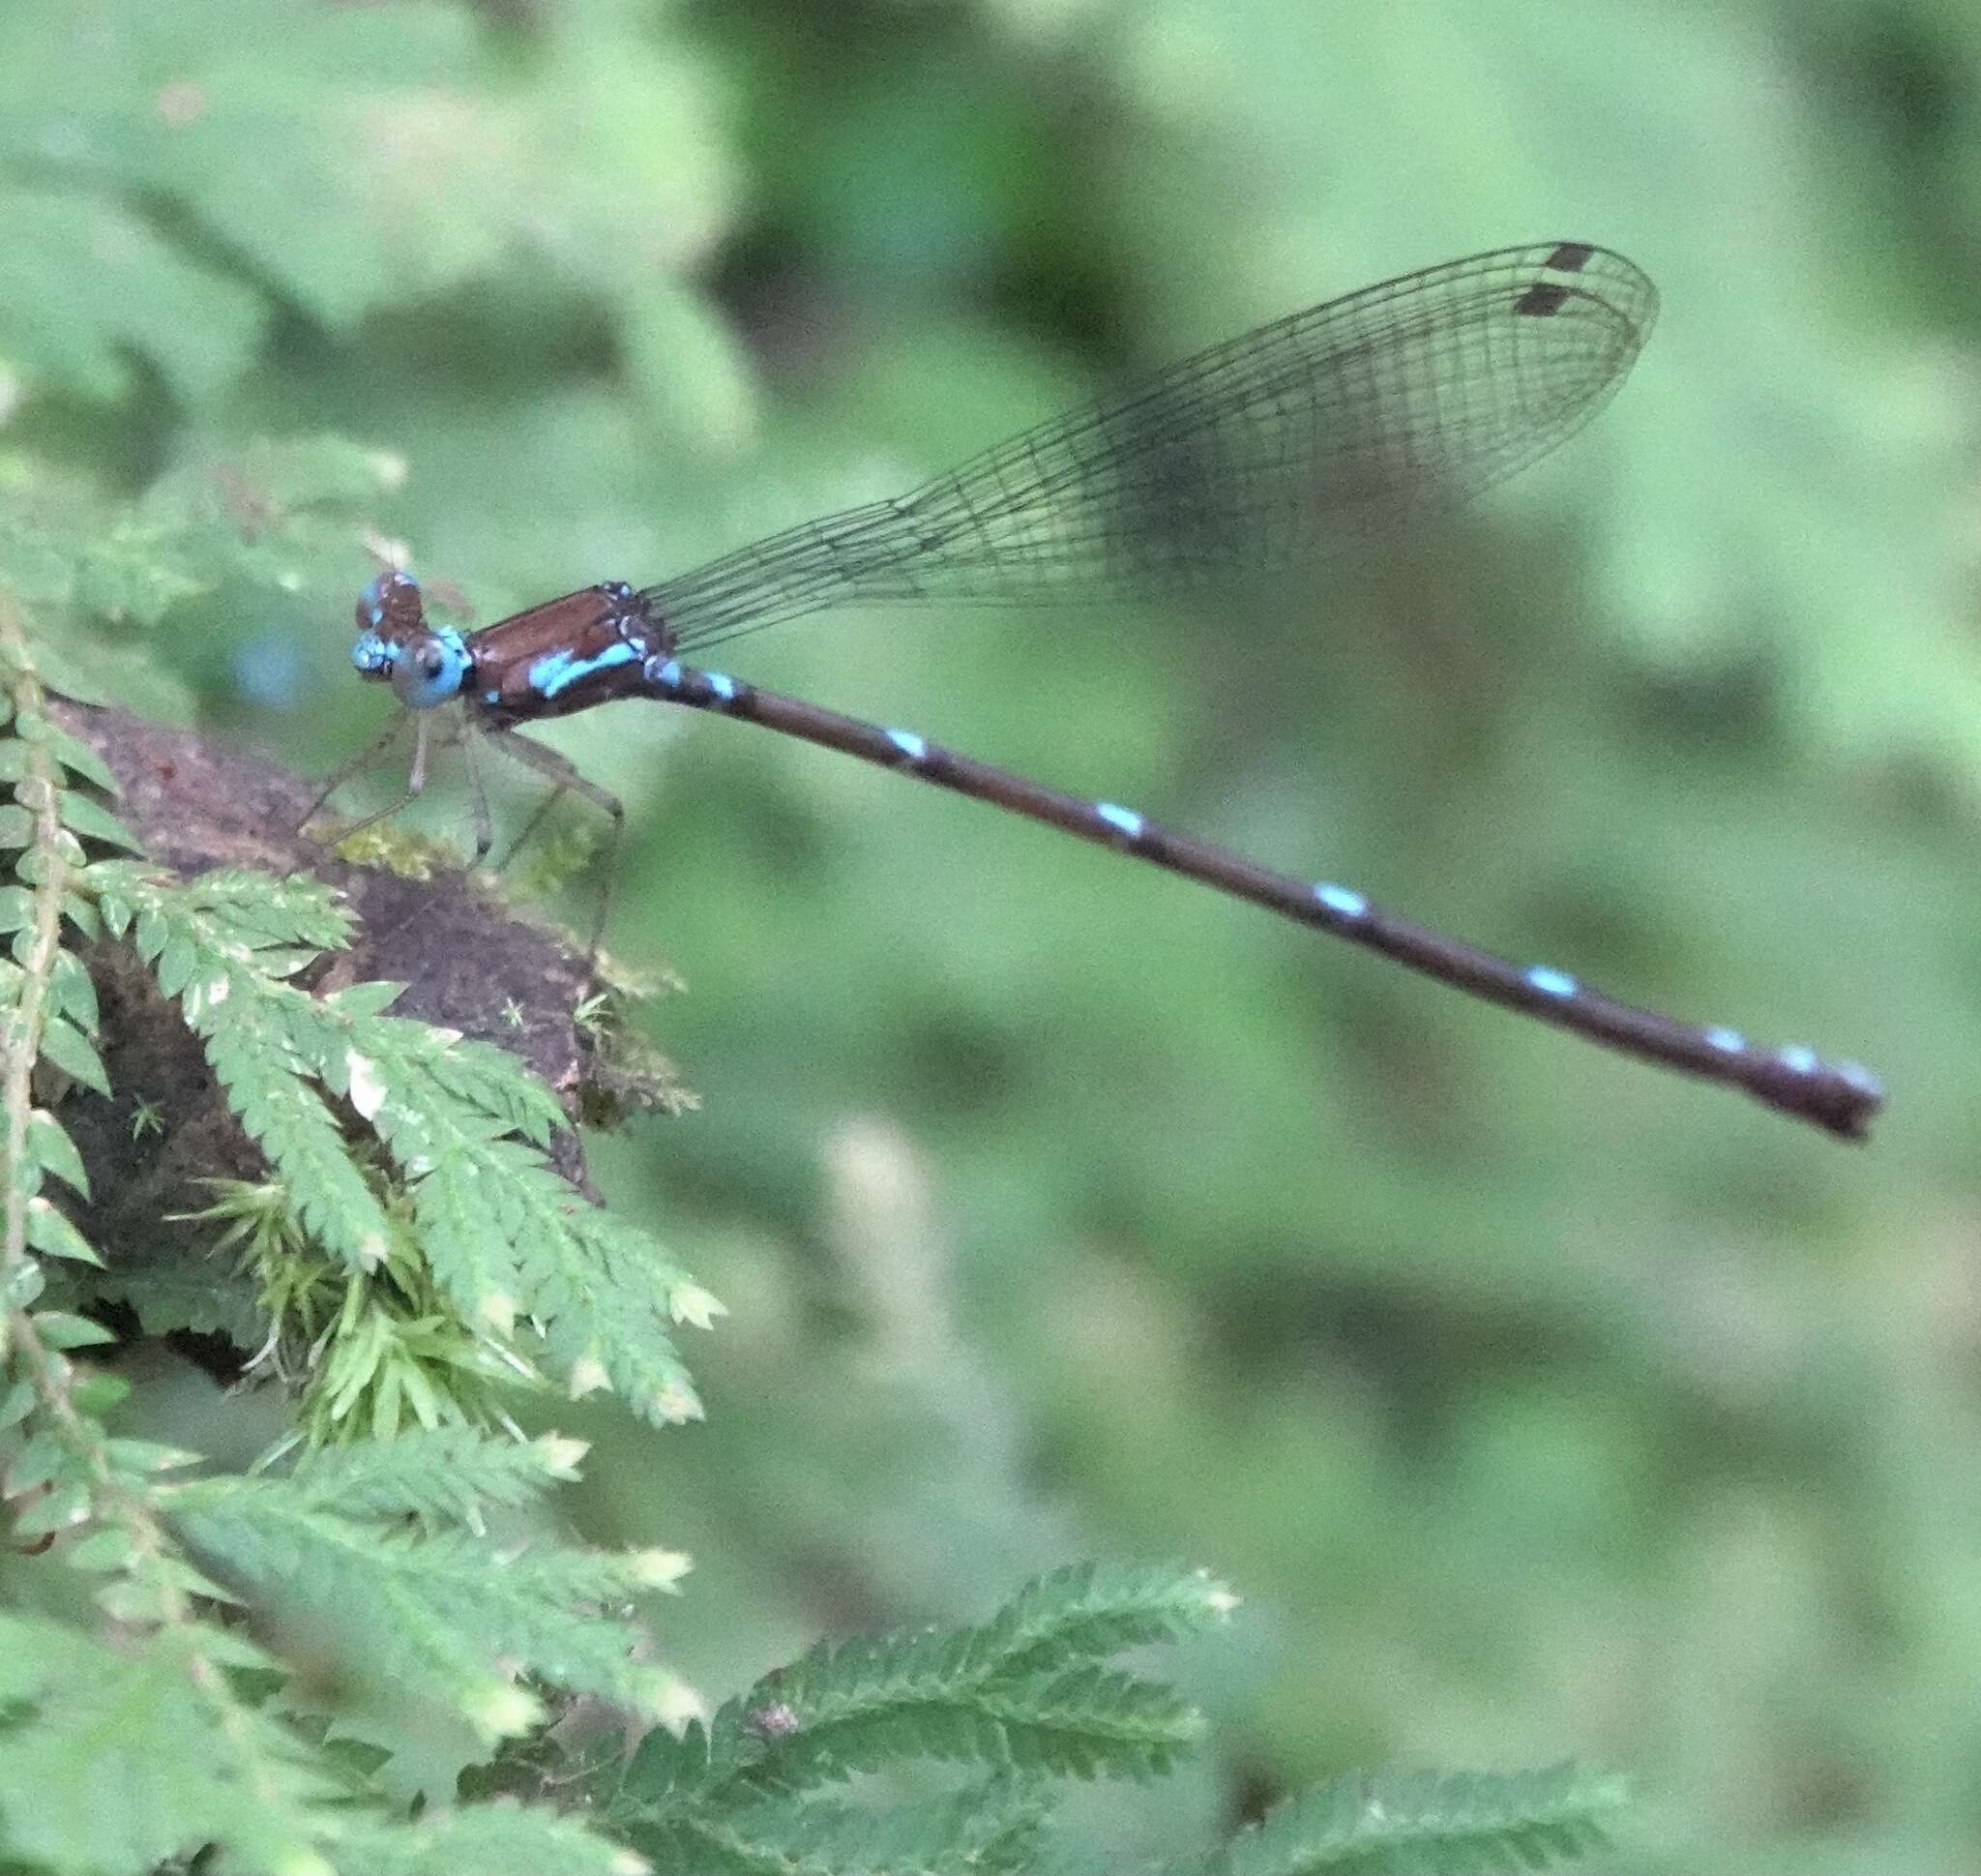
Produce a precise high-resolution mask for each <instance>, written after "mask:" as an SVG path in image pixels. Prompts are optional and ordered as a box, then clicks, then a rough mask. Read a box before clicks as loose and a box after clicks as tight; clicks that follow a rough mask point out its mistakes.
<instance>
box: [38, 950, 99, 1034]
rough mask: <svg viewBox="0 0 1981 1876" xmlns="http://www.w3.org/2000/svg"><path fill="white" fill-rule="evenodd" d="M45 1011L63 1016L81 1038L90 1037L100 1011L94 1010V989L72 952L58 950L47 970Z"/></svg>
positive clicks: (81, 963)
mask: <svg viewBox="0 0 1981 1876" xmlns="http://www.w3.org/2000/svg"><path fill="white" fill-rule="evenodd" d="M48 993H49V1000H48V1008H49V1011H50V1013H51V1014H53V1015H56V1016H66V1017H67V1018H68V1019H69V1020H70V1021H71V1022H72V1023H74V1025H75V1027H77V1028H78V1029H80V1030H82V1031H83V1033H84V1034H85V1035H94V1034H95V1033H96V1031H97V1026H98V1023H99V1022H100V1020H101V1012H100V1011H99V1009H98V1007H97V987H96V984H95V982H94V981H93V980H92V979H91V977H90V974H89V970H88V968H87V967H86V966H85V965H84V964H83V962H82V960H81V959H80V958H78V957H77V956H76V955H75V953H74V952H73V951H58V952H57V953H56V954H55V957H54V960H53V962H52V963H51V964H50V966H49V968H48Z"/></svg>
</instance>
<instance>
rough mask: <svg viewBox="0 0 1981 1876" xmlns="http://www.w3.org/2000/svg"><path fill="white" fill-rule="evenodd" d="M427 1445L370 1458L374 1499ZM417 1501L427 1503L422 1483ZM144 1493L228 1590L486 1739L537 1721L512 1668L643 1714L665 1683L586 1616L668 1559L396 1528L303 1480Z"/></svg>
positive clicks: (607, 1620) (414, 1474)
mask: <svg viewBox="0 0 1981 1876" xmlns="http://www.w3.org/2000/svg"><path fill="white" fill-rule="evenodd" d="M435 1451H436V1449H435V1448H433V1447H431V1446H426V1445H423V1446H422V1447H421V1448H420V1449H419V1450H418V1452H417V1453H416V1455H415V1458H414V1461H413V1463H411V1464H409V1465H408V1466H406V1467H405V1468H403V1469H402V1470H401V1472H400V1474H399V1477H398V1478H396V1479H393V1478H391V1477H390V1471H391V1469H390V1467H389V1466H385V1467H382V1468H381V1469H380V1471H379V1472H378V1473H377V1474H374V1478H375V1480H376V1482H377V1487H378V1489H377V1490H376V1492H375V1493H374V1497H375V1498H376V1499H377V1500H378V1501H379V1502H381V1503H383V1504H393V1500H394V1494H395V1490H396V1491H397V1492H398V1494H399V1495H400V1496H403V1495H404V1494H406V1493H408V1492H414V1491H418V1490H422V1489H426V1488H429V1487H430V1484H431V1481H430V1477H425V1476H424V1475H425V1474H427V1469H428V1468H429V1466H430V1463H431V1462H432V1460H433V1458H434V1457H435ZM489 1470H491V1471H492V1463H491V1465H490V1468H489ZM329 1476H333V1477H334V1476H335V1471H334V1469H333V1472H332V1473H331V1474H329ZM423 1477H424V1485H423ZM388 1486H390V1487H391V1488H393V1489H388ZM427 1502H428V1503H429V1504H437V1503H438V1494H437V1492H433V1491H431V1490H427ZM159 1503H160V1505H161V1508H162V1510H163V1513H164V1514H165V1516H166V1518H167V1519H168V1521H169V1522H170V1524H171V1526H172V1528H173V1529H174V1530H175V1531H176V1532H177V1533H178V1534H180V1535H181V1537H182V1539H183V1540H184V1541H185V1542H186V1543H188V1544H189V1545H190V1546H191V1547H192V1549H193V1551H194V1552H195V1554H197V1555H199V1556H201V1557H204V1558H208V1559H210V1560H212V1567H214V1568H216V1569H219V1570H223V1571H224V1574H225V1576H226V1579H227V1581H228V1583H229V1584H230V1585H231V1586H232V1587H233V1588H234V1589H235V1591H236V1593H252V1594H253V1595H254V1597H255V1599H256V1600H257V1602H261V1603H264V1604H270V1605H273V1606H275V1607H277V1608H286V1609H288V1610H289V1611H290V1612H291V1613H292V1614H294V1615H296V1616H299V1617H301V1618H304V1619H306V1620H310V1621H313V1622H317V1623H322V1624H324V1625H325V1627H326V1629H327V1631H329V1632H334V1633H336V1634H337V1635H338V1636H339V1638H340V1650H345V1651H348V1654H349V1658H350V1659H351V1661H352V1662H353V1663H356V1664H359V1665H360V1667H361V1668H362V1667H364V1666H366V1665H368V1664H369V1665H370V1668H371V1671H374V1672H376V1673H378V1674H379V1675H380V1676H381V1677H389V1678H390V1680H391V1682H393V1683H394V1684H395V1685H397V1686H399V1687H400V1688H402V1689H410V1690H411V1691H413V1692H414V1693H416V1694H420V1695H424V1696H425V1697H427V1698H429V1699H431V1700H434V1701H437V1702H439V1703H442V1704H444V1705H446V1706H448V1707H449V1708H451V1709H453V1710H454V1711H455V1712H458V1714H459V1715H460V1716H461V1717H462V1718H464V1719H465V1720H467V1721H468V1722H469V1724H471V1725H473V1726H474V1727H475V1728H476V1729H477V1730H478V1731H479V1732H481V1733H482V1734H483V1736H484V1737H486V1738H488V1739H491V1740H493V1739H497V1738H500V1737H503V1736H505V1735H510V1734H515V1733H517V1732H520V1731H522V1730H523V1729H524V1728H525V1727H527V1726H529V1725H531V1724H533V1723H534V1722H535V1720H536V1719H537V1718H538V1717H539V1707H538V1703H537V1701H536V1700H535V1699H534V1697H533V1696H531V1695H529V1694H528V1693H526V1692H525V1691H524V1690H523V1689H522V1688H521V1687H520V1686H518V1685H517V1676H518V1675H534V1676H536V1677H539V1678H541V1679H542V1680H544V1681H546V1682H551V1683H553V1684H555V1685H559V1686H563V1687H568V1688H571V1689H573V1690H574V1691H577V1692H583V1693H593V1694H597V1695H599V1696H600V1697H602V1698H604V1699H606V1700H608V1701H610V1702H612V1703H614V1704H615V1705H618V1706H623V1707H630V1708H633V1709H635V1710H636V1712H642V1713H646V1714H649V1715H656V1714H658V1712H660V1711H661V1709H662V1707H663V1705H664V1704H665V1698H666V1694H667V1691H668V1685H669V1683H667V1682H666V1681H665V1677H664V1676H662V1675H660V1674H659V1673H658V1672H657V1671H656V1670H654V1669H651V1668H648V1667H645V1666H642V1665H641V1664H639V1663H638V1662H636V1660H634V1659H633V1654H634V1652H635V1645H636V1641H637V1639H638V1636H637V1631H636V1629H635V1628H634V1627H633V1626H632V1625H631V1624H630V1623H627V1622H626V1621H624V1620H622V1619H620V1618H618V1617H616V1616H605V1615H601V1614H599V1613H597V1610H598V1609H599V1608H600V1607H606V1608H612V1609H618V1608H621V1607H623V1606H624V1605H625V1604H626V1603H627V1601H628V1600H629V1598H631V1597H634V1596H636V1595H640V1594H644V1593H648V1592H650V1591H653V1590H656V1589H664V1588H667V1587H670V1586H671V1584H672V1583H673V1582H674V1580H676V1579H677V1578H678V1576H679V1573H680V1560H679V1559H677V1558H674V1557H671V1556H669V1555H666V1554H664V1553H653V1552H630V1553H624V1554H607V1553H604V1552H597V1551H583V1550H577V1549H573V1548H569V1547H566V1546H562V1545H557V1544H553V1543H550V1542H547V1541H545V1542H542V1543H539V1544H536V1545H533V1546H532V1547H530V1548H528V1549H524V1550H520V1551H517V1550H507V1551H504V1550H498V1549H496V1548H494V1547H492V1546H490V1545H489V1544H488V1541H487V1540H486V1539H484V1538H482V1537H480V1536H478V1535H476V1534H472V1533H459V1532H451V1531H444V1532H432V1533H427V1534H420V1533H413V1532H408V1531H406V1530H405V1529H403V1528H402V1527H401V1526H399V1521H398V1519H397V1517H396V1516H390V1515H374V1516H366V1517H357V1516H352V1515H348V1514H346V1513H345V1512H343V1511H340V1510H333V1509H331V1508H329V1507H328V1506H327V1505H326V1504H324V1503H323V1497H322V1492H321V1490H320V1485H319V1484H317V1483H311V1482H310V1481H309V1480H305V1481H304V1482H302V1483H297V1482H292V1481H289V1480H284V1479H273V1478H216V1479H200V1480H197V1481H194V1482H192V1483H189V1484H185V1485H179V1486H174V1487H171V1488H170V1489H169V1490H166V1491H163V1492H162V1493H161V1495H160V1500H159ZM396 1508H397V1507H395V1509H396Z"/></svg>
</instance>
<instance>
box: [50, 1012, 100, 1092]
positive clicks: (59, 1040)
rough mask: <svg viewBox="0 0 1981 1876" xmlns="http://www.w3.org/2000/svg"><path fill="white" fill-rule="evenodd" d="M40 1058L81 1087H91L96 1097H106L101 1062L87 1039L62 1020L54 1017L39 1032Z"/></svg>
mask: <svg viewBox="0 0 1981 1876" xmlns="http://www.w3.org/2000/svg"><path fill="white" fill-rule="evenodd" d="M42 1054H43V1055H44V1056H45V1057H47V1058H48V1060H50V1061H51V1062H53V1063H54V1064H55V1066H56V1067H57V1068H59V1069H61V1071H62V1072H63V1073H64V1074H65V1075H68V1076H71V1077H73V1078H74V1080H76V1081H78V1082H80V1083H82V1085H83V1086H84V1087H93V1088H95V1089H96V1091H97V1092H98V1093H99V1094H107V1093H109V1091H110V1078H109V1076H108V1074H106V1073H105V1072H104V1069H103V1058H102V1057H100V1056H98V1054H97V1052H96V1050H95V1048H94V1047H93V1046H92V1045H91V1043H90V1041H89V1038H88V1037H87V1036H85V1035H84V1034H83V1033H82V1031H81V1030H80V1029H78V1028H77V1027H75V1026H74V1024H73V1023H71V1022H69V1021H68V1020H67V1019H66V1018H63V1017H56V1018H54V1019H53V1020H51V1021H50V1022H49V1023H48V1024H47V1025H46V1026H45V1027H44V1028H43V1030H42Z"/></svg>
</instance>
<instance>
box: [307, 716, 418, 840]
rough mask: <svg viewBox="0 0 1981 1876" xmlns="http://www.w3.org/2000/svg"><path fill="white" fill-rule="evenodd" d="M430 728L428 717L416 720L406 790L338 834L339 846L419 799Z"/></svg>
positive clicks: (312, 811)
mask: <svg viewBox="0 0 1981 1876" xmlns="http://www.w3.org/2000/svg"><path fill="white" fill-rule="evenodd" d="M396 727H397V726H396ZM396 727H395V728H396ZM430 729H431V724H430V722H429V719H428V718H426V717H424V716H422V717H418V718H416V719H415V720H414V731H413V735H414V742H413V766H412V769H411V771H410V772H409V773H408V774H407V776H406V787H405V792H404V793H403V794H401V795H400V796H399V799H398V800H397V801H395V802H393V803H392V804H391V805H390V806H389V807H385V808H380V809H379V810H378V811H377V813H376V814H370V815H367V816H366V817H365V818H364V819H363V820H354V821H353V822H352V823H351V824H350V825H349V826H348V827H346V828H345V829H344V830H343V832H342V833H340V835H339V836H338V845H339V846H342V845H343V843H344V842H345V841H347V840H349V839H350V838H351V836H352V835H353V834H362V833H363V832H364V831H365V829H366V828H368V827H375V826H377V824H378V823H379V822H380V821H381V820H390V819H392V818H393V816H394V815H396V814H398V813H399V810H400V809H401V808H404V807H406V806H407V805H408V804H410V803H411V802H414V801H416V800H418V799H419V797H420V793H421V791H422V790H423V789H425V788H426V786H427V742H428V733H429V730H430ZM310 812H311V813H312V814H313V813H314V812H315V810H314V809H311V810H310Z"/></svg>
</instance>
